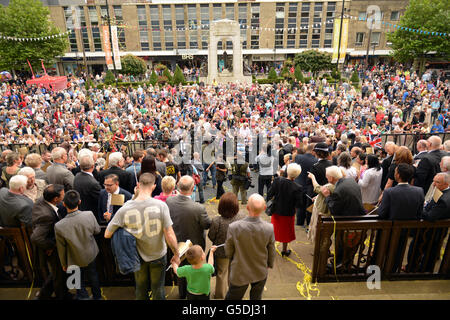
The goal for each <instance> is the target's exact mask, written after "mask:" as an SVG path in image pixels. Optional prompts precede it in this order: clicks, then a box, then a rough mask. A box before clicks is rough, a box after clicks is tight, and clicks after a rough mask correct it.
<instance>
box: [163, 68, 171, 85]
mask: <svg viewBox="0 0 450 320" xmlns="http://www.w3.org/2000/svg"><path fill="white" fill-rule="evenodd" d="M162 75H163V77H165V78H166V79H167V82H169V83H172V75H171V74H170V71H169V69H167V68H166V69H164V71H163V74H162Z"/></svg>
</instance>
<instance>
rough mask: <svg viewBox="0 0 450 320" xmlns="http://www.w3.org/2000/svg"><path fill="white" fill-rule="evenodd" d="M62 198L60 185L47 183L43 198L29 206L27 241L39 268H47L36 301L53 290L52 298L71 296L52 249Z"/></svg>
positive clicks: (53, 248) (56, 251)
mask: <svg viewBox="0 0 450 320" xmlns="http://www.w3.org/2000/svg"><path fill="white" fill-rule="evenodd" d="M63 198H64V186H63V185H60V184H51V185H49V186H47V187H46V188H45V189H44V193H43V197H42V198H40V199H38V200H37V201H36V203H35V204H34V206H33V211H32V219H33V233H32V234H31V242H32V244H33V245H34V246H35V247H36V249H37V250H36V251H37V255H38V257H39V264H40V270H46V271H47V270H48V275H47V279H45V281H44V284H43V285H42V288H41V290H39V295H38V297H37V299H38V300H45V299H50V297H51V296H52V293H53V292H55V295H56V299H58V300H62V299H71V297H72V295H71V294H70V293H69V292H68V289H67V286H66V274H65V273H64V272H63V270H62V267H61V262H60V261H59V256H58V250H57V249H56V240H55V230H54V228H55V224H56V223H57V222H58V221H59V220H60V219H61V217H60V216H59V215H58V207H57V206H56V205H57V204H59V203H60V202H61V201H62V200H63Z"/></svg>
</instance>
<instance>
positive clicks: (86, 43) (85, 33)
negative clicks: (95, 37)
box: [77, 6, 91, 51]
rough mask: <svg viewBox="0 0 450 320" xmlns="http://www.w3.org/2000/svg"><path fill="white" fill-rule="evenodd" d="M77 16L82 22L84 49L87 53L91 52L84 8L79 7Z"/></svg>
mask: <svg viewBox="0 0 450 320" xmlns="http://www.w3.org/2000/svg"><path fill="white" fill-rule="evenodd" d="M77 15H78V20H79V21H80V27H81V37H82V38H83V47H84V50H85V51H90V50H91V48H90V46H89V35H88V31H87V29H86V16H85V15H84V9H83V7H81V6H80V7H77Z"/></svg>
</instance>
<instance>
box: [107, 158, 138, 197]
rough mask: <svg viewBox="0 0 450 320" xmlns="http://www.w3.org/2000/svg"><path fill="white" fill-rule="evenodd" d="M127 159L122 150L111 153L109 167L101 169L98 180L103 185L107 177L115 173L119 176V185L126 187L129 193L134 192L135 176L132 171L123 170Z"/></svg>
mask: <svg viewBox="0 0 450 320" xmlns="http://www.w3.org/2000/svg"><path fill="white" fill-rule="evenodd" d="M124 164H125V159H124V158H123V155H122V153H121V152H113V153H111V154H110V155H109V169H107V170H104V171H101V172H100V173H99V174H98V182H99V183H100V185H102V184H103V183H104V181H105V177H106V176H108V175H110V174H115V175H117V176H118V177H119V186H120V187H121V188H122V189H125V190H126V191H128V192H129V193H134V190H133V180H132V179H133V177H132V175H131V173H129V172H127V171H125V170H123V169H122V168H123V166H124Z"/></svg>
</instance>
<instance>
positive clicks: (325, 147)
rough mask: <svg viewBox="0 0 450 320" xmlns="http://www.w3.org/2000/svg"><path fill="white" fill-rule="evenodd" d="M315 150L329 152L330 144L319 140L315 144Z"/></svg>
mask: <svg viewBox="0 0 450 320" xmlns="http://www.w3.org/2000/svg"><path fill="white" fill-rule="evenodd" d="M314 151H325V152H329V151H330V150H329V149H328V145H327V144H326V143H324V142H319V143H317V144H316V145H315V146H314Z"/></svg>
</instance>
